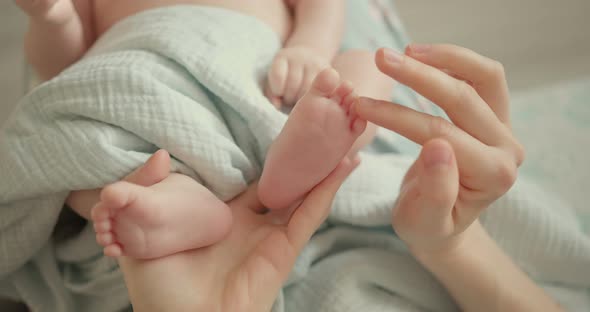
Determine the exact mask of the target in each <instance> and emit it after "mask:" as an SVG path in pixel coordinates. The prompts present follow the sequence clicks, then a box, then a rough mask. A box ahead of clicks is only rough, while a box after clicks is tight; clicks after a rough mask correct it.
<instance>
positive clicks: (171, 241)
mask: <svg viewBox="0 0 590 312" xmlns="http://www.w3.org/2000/svg"><path fill="white" fill-rule="evenodd" d="M166 155H167V154H166ZM169 162H170V159H169V157H163V156H162V155H155V156H154V157H152V159H150V161H148V163H147V164H146V165H145V166H144V167H142V168H141V169H140V170H139V171H138V172H137V173H136V174H135V175H136V178H137V177H141V179H143V180H146V181H147V180H150V181H156V180H158V178H157V177H159V176H163V175H164V176H166V177H165V178H163V180H162V181H161V182H159V183H156V184H154V185H151V186H149V187H146V186H142V185H141V184H143V185H146V184H147V183H141V182H142V181H137V183H139V184H140V185H137V184H132V183H128V182H117V183H115V184H112V185H109V186H107V187H105V188H104V189H103V191H102V192H101V201H100V202H99V203H98V204H97V205H96V206H95V207H94V208H93V209H92V219H93V221H94V228H95V231H96V240H97V241H98V243H99V244H101V245H102V246H104V253H105V255H107V256H111V257H118V256H123V255H124V256H129V257H133V258H138V259H153V258H159V257H162V256H166V255H170V254H173V253H177V252H180V251H185V250H189V249H194V248H199V247H204V246H207V245H210V244H213V243H215V242H217V241H219V240H220V239H222V238H223V237H224V236H225V234H226V233H227V232H228V231H229V230H230V227H231V219H232V217H231V212H230V211H229V208H228V207H227V206H226V205H225V203H223V202H222V201H220V200H219V199H217V198H216V197H215V196H214V195H213V194H212V193H211V192H209V191H208V190H207V189H206V188H204V187H203V186H201V185H200V184H198V183H197V182H196V181H194V180H193V179H191V178H189V177H187V176H184V175H180V174H171V175H169V176H168V171H169V166H170V164H169Z"/></svg>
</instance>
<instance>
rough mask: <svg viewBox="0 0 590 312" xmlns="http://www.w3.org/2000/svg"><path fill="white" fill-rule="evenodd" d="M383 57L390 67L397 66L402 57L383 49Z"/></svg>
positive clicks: (393, 51)
mask: <svg viewBox="0 0 590 312" xmlns="http://www.w3.org/2000/svg"><path fill="white" fill-rule="evenodd" d="M383 55H384V56H385V61H386V62H387V63H389V64H390V65H399V64H401V62H402V60H403V55H402V54H401V53H399V52H397V51H395V50H392V49H387V48H385V49H383Z"/></svg>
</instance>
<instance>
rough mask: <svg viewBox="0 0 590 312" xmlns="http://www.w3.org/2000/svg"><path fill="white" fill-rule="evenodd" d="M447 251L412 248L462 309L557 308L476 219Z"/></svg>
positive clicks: (547, 309)
mask: <svg viewBox="0 0 590 312" xmlns="http://www.w3.org/2000/svg"><path fill="white" fill-rule="evenodd" d="M467 231H469V232H470V233H465V234H467V235H465V237H464V238H465V240H464V241H462V242H460V243H459V244H458V245H457V246H456V248H454V249H453V250H452V251H448V252H446V251H445V252H438V253H436V254H424V253H420V252H415V253H414V254H415V256H416V257H417V258H418V260H419V261H420V262H421V263H422V264H423V265H424V266H425V267H426V268H427V269H428V270H430V271H431V272H432V273H433V274H434V275H435V276H436V277H437V278H438V280H439V281H440V282H441V283H442V284H443V285H445V287H446V289H447V290H448V291H449V293H450V294H451V295H452V296H453V298H454V299H455V300H456V301H457V303H458V304H459V305H460V306H461V308H462V310H464V311H478V312H480V311H481V312H486V311H561V309H560V308H559V306H558V305H557V303H556V302H555V301H553V300H552V299H551V298H550V297H549V296H548V295H547V294H546V293H545V292H544V291H543V290H542V289H541V288H539V287H538V286H537V285H536V284H535V283H533V281H532V280H531V279H530V278H529V277H528V276H527V275H526V274H525V273H524V272H523V271H521V270H520V269H519V268H518V267H517V266H516V265H515V264H514V263H513V262H512V261H511V260H510V259H509V258H508V256H507V255H506V254H505V253H504V252H503V251H502V250H501V249H500V248H499V247H498V246H497V245H496V244H495V242H494V241H493V240H492V239H491V238H490V237H489V235H488V234H487V233H486V232H485V230H484V229H483V228H482V227H481V225H480V224H479V222H475V223H474V224H472V225H471V227H470V228H469V229H468V230H467Z"/></svg>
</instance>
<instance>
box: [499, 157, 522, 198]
mask: <svg viewBox="0 0 590 312" xmlns="http://www.w3.org/2000/svg"><path fill="white" fill-rule="evenodd" d="M517 177H518V169H517V167H516V165H515V164H514V163H512V162H503V163H502V164H501V165H499V166H498V169H497V171H496V180H497V183H498V184H497V185H498V188H497V194H496V195H498V197H499V196H502V195H504V193H506V192H508V190H510V188H511V187H512V185H514V183H515V182H516V178H517Z"/></svg>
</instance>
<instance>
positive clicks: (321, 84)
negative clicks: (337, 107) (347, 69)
mask: <svg viewBox="0 0 590 312" xmlns="http://www.w3.org/2000/svg"><path fill="white" fill-rule="evenodd" d="M339 82H340V75H339V74H338V72H337V71H336V70H334V69H333V68H327V69H324V70H323V71H321V72H320V73H319V74H318V75H317V76H316V77H315V79H314V80H313V82H312V84H311V89H310V91H313V92H315V93H316V94H318V95H322V96H326V97H328V96H330V95H331V94H332V93H333V92H334V90H336V88H337V87H338V83H339Z"/></svg>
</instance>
